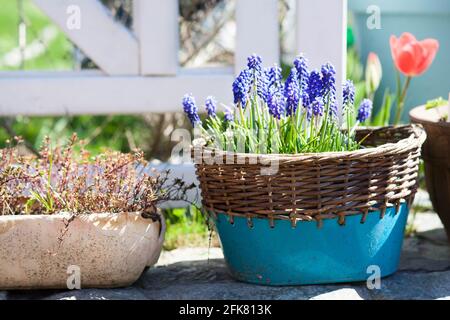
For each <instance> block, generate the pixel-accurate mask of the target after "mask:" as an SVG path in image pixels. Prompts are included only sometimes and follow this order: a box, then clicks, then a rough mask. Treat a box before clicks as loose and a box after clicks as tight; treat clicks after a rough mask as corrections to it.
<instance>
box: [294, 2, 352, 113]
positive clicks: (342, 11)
mask: <svg viewBox="0 0 450 320" xmlns="http://www.w3.org/2000/svg"><path fill="white" fill-rule="evenodd" d="M297 51H298V53H300V52H303V53H304V54H305V55H306V57H307V58H308V60H309V62H310V66H311V67H312V68H320V66H321V65H322V64H323V63H325V62H331V63H332V64H333V65H334V67H335V68H336V73H337V78H336V91H337V96H338V102H339V107H341V106H342V104H341V101H342V84H343V83H344V81H345V79H346V60H347V59H346V57H347V0H297ZM339 114H341V113H340V112H339Z"/></svg>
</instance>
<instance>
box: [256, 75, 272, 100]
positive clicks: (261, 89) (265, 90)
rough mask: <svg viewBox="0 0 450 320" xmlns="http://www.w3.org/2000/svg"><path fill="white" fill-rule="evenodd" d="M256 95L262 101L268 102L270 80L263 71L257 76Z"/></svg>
mask: <svg viewBox="0 0 450 320" xmlns="http://www.w3.org/2000/svg"><path fill="white" fill-rule="evenodd" d="M256 93H257V94H258V96H259V97H260V98H261V99H263V100H266V98H267V95H268V94H269V78H268V74H267V72H263V71H262V72H259V74H257V75H256Z"/></svg>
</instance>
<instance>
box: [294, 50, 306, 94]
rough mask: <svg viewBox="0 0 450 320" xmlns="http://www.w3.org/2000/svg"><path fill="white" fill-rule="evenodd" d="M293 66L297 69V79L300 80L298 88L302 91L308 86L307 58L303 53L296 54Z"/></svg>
mask: <svg viewBox="0 0 450 320" xmlns="http://www.w3.org/2000/svg"><path fill="white" fill-rule="evenodd" d="M294 67H295V69H297V75H298V81H299V82H300V88H301V90H302V92H303V91H305V90H306V88H307V87H308V79H309V71H308V60H307V59H306V58H305V57H303V55H300V56H298V57H297V58H295V60H294Z"/></svg>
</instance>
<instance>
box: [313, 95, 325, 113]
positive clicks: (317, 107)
mask: <svg viewBox="0 0 450 320" xmlns="http://www.w3.org/2000/svg"><path fill="white" fill-rule="evenodd" d="M311 111H312V114H313V115H314V116H315V117H317V116H323V101H322V99H320V98H316V99H315V100H314V101H313V102H312V103H311Z"/></svg>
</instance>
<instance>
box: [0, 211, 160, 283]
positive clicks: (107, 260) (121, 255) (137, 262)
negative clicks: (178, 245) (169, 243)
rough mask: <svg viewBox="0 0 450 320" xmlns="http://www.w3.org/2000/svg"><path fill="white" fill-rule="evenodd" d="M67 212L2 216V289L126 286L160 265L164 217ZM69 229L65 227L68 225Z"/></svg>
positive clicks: (0, 226) (138, 214) (0, 222)
mask: <svg viewBox="0 0 450 320" xmlns="http://www.w3.org/2000/svg"><path fill="white" fill-rule="evenodd" d="M71 216H72V215H71V214H68V213H61V214H52V215H9V216H0V270H1V272H0V289H2V290H4V289H30V288H33V289H44V288H47V289H48V288H53V289H67V288H68V285H67V283H68V279H69V276H70V275H71V274H72V273H73V272H76V270H77V269H78V270H79V275H80V276H81V279H80V280H81V281H80V285H81V287H82V288H87V287H97V288H100V287H108V288H110V287H122V286H128V285H130V284H132V283H133V282H135V281H136V280H137V279H138V277H139V276H140V275H141V273H142V271H143V270H144V269H145V268H146V267H147V266H151V265H153V264H155V263H156V261H157V260H158V257H159V254H160V252H161V248H162V243H163V240H164V233H165V224H164V219H163V218H162V216H161V215H159V214H158V215H156V214H155V217H156V218H157V219H156V218H155V217H154V218H153V219H152V218H144V217H143V216H142V215H141V214H140V213H93V214H80V215H77V216H76V218H75V219H73V220H72V221H70V223H69V224H67V223H68V221H69V219H70V217H71ZM66 226H67V227H66Z"/></svg>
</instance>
